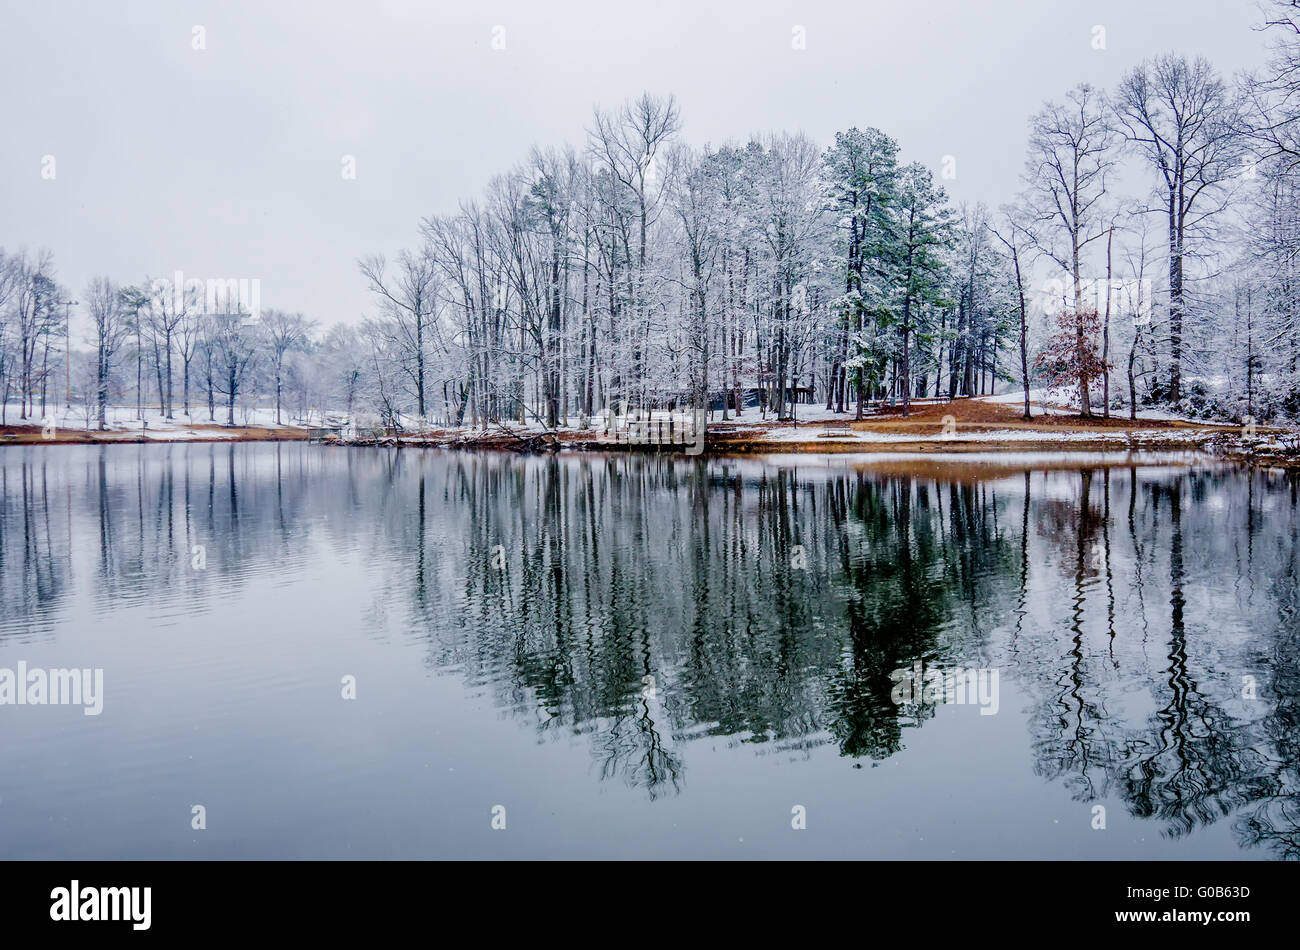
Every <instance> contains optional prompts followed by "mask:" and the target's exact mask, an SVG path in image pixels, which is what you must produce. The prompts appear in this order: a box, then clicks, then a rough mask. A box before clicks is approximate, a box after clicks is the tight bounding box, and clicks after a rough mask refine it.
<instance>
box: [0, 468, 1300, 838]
mask: <svg viewBox="0 0 1300 950" xmlns="http://www.w3.org/2000/svg"><path fill="white" fill-rule="evenodd" d="M1298 488H1300V482H1298V481H1297V479H1296V477H1295V476H1294V475H1285V474H1282V473H1268V472H1255V473H1250V472H1247V471H1244V470H1241V469H1236V468H1228V467H1218V466H1214V465H1210V464H1208V463H1204V462H1197V463H1195V464H1191V465H1184V464H1160V465H1125V464H1117V465H1111V466H1108V467H1106V466H1101V465H1099V464H1092V467H1080V465H1079V463H1078V462H1077V461H1070V460H1063V461H1060V462H1057V463H1054V464H1051V465H1049V464H1047V463H1043V464H1039V463H1034V464H1033V465H1032V466H1030V470H1028V471H1025V470H1023V467H1017V465H1016V464H1014V463H1009V464H1006V465H1003V466H1000V467H988V466H980V465H974V464H968V465H962V466H956V467H946V466H942V465H938V464H936V463H933V462H925V463H906V464H904V463H902V462H898V461H892V462H891V461H889V460H888V459H880V460H876V461H875V462H873V463H872V464H866V462H865V461H864V460H863V459H862V458H861V457H853V456H835V457H814V456H804V457H783V458H773V459H757V458H755V459H730V460H729V459H717V458H713V459H708V458H701V459H688V458H685V457H682V456H654V455H634V456H628V455H586V456H582V455H572V456H570V455H561V456H558V457H555V456H549V457H543V456H517V455H511V454H504V453H503V454H496V453H473V452H453V451H441V450H414V449H400V450H388V449H373V448H369V449H368V448H351V449H349V448H336V447H323V446H308V445H305V444H301V443H281V444H274V443H245V444H198V443H193V444H173V445H119V446H30V447H9V448H5V449H3V450H0V669H7V670H10V671H17V670H19V669H20V667H19V664H20V663H21V664H23V667H22V668H23V669H26V670H33V669H38V670H60V669H85V670H101V671H102V695H101V696H99V702H100V703H101V704H102V708H101V709H100V710H99V711H98V714H97V715H87V714H86V713H87V712H88V711H92V710H90V709H89V707H88V706H86V705H80V706H79V705H75V704H63V705H57V704H53V703H51V702H45V703H41V702H34V703H33V702H26V703H23V704H19V703H17V702H16V700H15V701H12V702H9V703H6V704H4V705H0V750H2V751H3V757H4V766H5V767H4V768H3V770H0V857H4V858H11V859H12V858H55V859H94V858H495V857H530V858H536V857H557V858H607V857H615V858H669V857H686V858H772V857H790V858H803V857H809V858H811V857H824V858H961V859H966V858H1152V859H1156V858H1168V859H1189V858H1192V859H1200V858H1225V857H1226V858H1252V859H1278V858H1283V857H1292V858H1295V857H1300V721H1298V720H1300V673H1298V671H1297V656H1298V655H1300V651H1298V649H1297V647H1298V646H1300V619H1298V617H1297V600H1298V590H1300V588H1298V578H1297V553H1298V549H1297V538H1298V536H1300V532H1298V530H1297V527H1298V523H1297V514H1298V511H1300V508H1298V507H1297V489H1298ZM14 675H15V676H16V672H15V674H14ZM14 682H15V683H17V682H19V680H17V679H15V680H14ZM11 698H12V697H11ZM196 826H197V827H196Z"/></svg>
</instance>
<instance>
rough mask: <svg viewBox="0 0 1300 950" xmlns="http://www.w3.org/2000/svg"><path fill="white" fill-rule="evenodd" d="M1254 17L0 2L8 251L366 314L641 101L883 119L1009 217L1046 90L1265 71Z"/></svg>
mask: <svg viewBox="0 0 1300 950" xmlns="http://www.w3.org/2000/svg"><path fill="white" fill-rule="evenodd" d="M1260 19H1261V16H1260V13H1259V9H1258V7H1257V6H1256V4H1255V3H1254V0H1088V2H1068V3H1067V2H1057V0H1050V2H1049V0H980V2H976V0H888V2H884V0H856V2H849V0H844V2H839V0H837V2H802V3H770V2H755V0H746V2H717V0H690V2H681V3H678V2H675V0H655V2H651V3H642V4H630V3H626V2H615V0H604V2H581V3H580V2H562V0H554V2H540V0H528V2H519V3H502V2H487V3H482V2H469V0H461V2H446V0H437V2H422V3H416V2H409V3H408V2H356V0H347V2H342V0H327V2H322V0H316V2H310V3H308V2H303V3H289V2H277V0H260V2H245V0H238V2H232V0H221V2H176V0H172V2H137V0H131V2H126V0H122V2H112V3H109V2H104V3H99V2H91V0H82V2H62V0H40V2H36V0H26V2H18V0H0V130H2V131H0V246H2V247H4V248H5V249H6V250H9V251H13V250H16V249H18V248H19V247H23V246H26V247H28V248H29V249H33V250H34V249H36V248H39V247H47V248H49V249H51V250H52V251H53V252H54V254H55V263H56V267H57V276H58V278H59V279H60V280H61V281H62V282H63V283H64V284H66V285H67V286H68V287H69V288H70V289H71V291H72V293H73V295H74V296H76V297H78V298H80V297H81V296H83V295H84V287H85V285H86V281H87V279H88V278H90V277H91V276H92V275H94V274H100V273H103V274H108V275H110V276H112V277H113V278H114V279H116V280H118V281H122V282H133V281H139V280H142V279H143V278H144V276H145V275H146V274H148V275H149V276H151V277H170V276H171V274H172V273H173V272H174V271H176V270H182V271H184V273H185V275H186V277H187V278H189V277H197V278H200V279H207V278H227V277H240V278H248V279H252V278H257V279H259V280H260V281H261V304H262V306H263V307H280V308H285V309H291V310H301V311H303V312H304V313H306V314H307V315H308V316H310V317H312V318H314V319H317V320H319V321H321V322H322V323H325V324H328V323H332V322H334V321H338V320H347V321H353V320H356V319H358V318H359V317H360V316H361V315H363V314H364V313H366V311H367V308H368V306H369V301H368V299H367V295H366V292H365V288H364V284H363V281H362V279H361V277H360V275H359V274H358V272H357V266H356V261H357V259H358V257H360V256H362V255H365V254H370V253H374V252H383V253H387V254H391V253H393V252H394V251H396V250H397V249H398V248H400V247H402V246H404V245H408V244H412V243H414V242H415V241H416V239H417V227H418V222H419V219H420V218H421V217H423V216H426V215H429V214H435V213H442V212H448V211H452V210H454V209H455V206H456V202H457V201H458V200H459V199H461V198H464V197H471V196H477V195H479V194H480V192H481V191H482V189H483V186H484V185H485V184H486V182H487V180H488V178H490V177H491V176H492V175H493V174H495V173H497V172H500V171H503V170H505V169H506V168H508V167H509V166H510V165H512V164H513V163H515V162H516V161H518V160H520V159H522V158H524V157H525V156H526V154H527V150H528V148H529V146H530V145H532V144H534V143H538V144H548V145H549V144H561V143H563V142H566V141H567V142H572V143H574V144H581V143H582V142H583V141H584V137H585V133H584V129H585V128H586V127H587V125H588V124H589V117H590V115H591V109H592V105H593V104H595V103H601V104H605V105H613V104H617V103H619V102H620V101H622V100H623V99H625V98H627V97H629V96H633V95H636V94H638V93H640V92H641V91H642V90H650V91H651V92H654V93H658V94H664V93H670V92H671V93H673V94H675V95H676V96H677V98H678V101H679V104H680V106H681V111H682V118H683V131H684V134H685V136H686V138H687V139H688V140H689V141H691V142H692V143H695V144H702V143H705V142H708V143H711V144H714V145H716V144H719V143H722V142H725V141H729V140H743V139H745V138H746V137H748V136H750V135H752V134H755V133H760V132H764V131H772V130H789V131H803V132H806V133H807V134H808V135H810V136H812V137H813V138H814V139H815V140H816V141H818V142H819V143H821V144H823V145H825V144H827V143H828V142H830V141H831V139H832V138H833V136H834V133H835V132H836V130H839V129H844V128H848V127H850V126H855V125H856V126H859V127H864V126H869V125H870V126H876V127H878V128H880V129H882V130H884V131H885V132H887V133H889V134H890V135H892V136H894V137H895V138H896V139H898V141H899V142H900V144H901V146H902V150H903V158H904V159H906V160H918V161H921V162H924V163H926V164H928V165H929V166H930V167H932V168H934V169H935V170H936V172H938V171H939V169H940V164H941V161H942V159H943V157H944V156H945V155H952V156H954V157H955V159H956V171H957V177H956V179H955V180H952V181H944V182H942V184H943V185H944V186H945V187H946V188H947V189H948V191H949V194H950V195H952V196H953V198H954V199H957V200H972V201H974V200H983V201H985V202H987V203H989V204H990V205H997V204H998V203H1000V202H1002V201H1005V200H1007V199H1008V198H1010V197H1011V196H1012V195H1013V194H1014V192H1015V191H1016V190H1017V187H1018V185H1017V176H1018V174H1019V173H1020V170H1021V167H1022V163H1023V160H1024V145H1025V128H1026V120H1027V118H1028V117H1029V115H1030V114H1031V113H1032V112H1034V111H1035V110H1036V109H1037V108H1038V107H1039V106H1040V104H1041V102H1042V101H1043V100H1044V99H1046V98H1059V97H1061V96H1062V94H1063V93H1064V92H1065V91H1066V90H1068V89H1069V87H1070V86H1072V85H1074V84H1075V83H1077V82H1079V81H1088V82H1091V83H1093V84H1095V85H1099V86H1104V87H1107V88H1110V87H1112V86H1113V85H1114V83H1115V81H1116V80H1117V79H1118V78H1119V77H1120V76H1121V75H1122V74H1123V73H1124V72H1125V71H1127V70H1128V69H1130V68H1131V67H1133V66H1134V65H1136V64H1137V63H1139V62H1140V61H1141V60H1142V59H1143V58H1145V57H1148V56H1151V55H1154V54H1156V53H1159V52H1164V51H1169V50H1175V51H1178V52H1183V53H1187V54H1199V55H1204V56H1206V57H1207V58H1209V59H1210V60H1211V61H1212V62H1213V63H1215V65H1217V66H1218V67H1219V68H1220V69H1221V70H1222V71H1224V72H1225V73H1226V74H1232V73H1235V72H1236V71H1238V70H1240V69H1243V68H1253V67H1255V66H1257V65H1259V64H1260V63H1261V62H1262V60H1263V50H1264V44H1265V38H1264V36H1263V35H1262V34H1260V33H1259V32H1256V31H1254V30H1252V26H1254V25H1257V24H1258V22H1259V21H1260ZM796 25H798V26H802V27H803V29H804V35H805V36H806V49H803V50H796V49H793V48H792V42H791V39H792V33H793V28H794V27H795V26H796ZM498 26H500V27H503V28H504V39H505V49H504V50H494V49H493V48H492V38H493V30H494V27H498ZM1097 26H1101V27H1104V28H1105V46H1106V48H1105V49H1104V50H1097V49H1094V48H1093V45H1094V35H1095V34H1094V27H1097ZM195 27H202V31H201V36H202V40H203V45H204V46H205V48H203V49H195V48H194V46H195V43H196V41H195V37H196V31H195ZM348 155H350V156H355V162H356V178H355V180H347V179H345V178H344V177H343V175H342V174H341V170H342V160H343V157H344V156H348ZM46 156H53V157H54V165H53V168H54V173H55V177H54V178H52V179H47V178H43V177H42V169H43V168H48V167H49V163H48V162H45V157H46ZM43 162H44V164H43ZM75 326H76V324H75V323H74V328H75ZM74 332H76V331H75V329H74Z"/></svg>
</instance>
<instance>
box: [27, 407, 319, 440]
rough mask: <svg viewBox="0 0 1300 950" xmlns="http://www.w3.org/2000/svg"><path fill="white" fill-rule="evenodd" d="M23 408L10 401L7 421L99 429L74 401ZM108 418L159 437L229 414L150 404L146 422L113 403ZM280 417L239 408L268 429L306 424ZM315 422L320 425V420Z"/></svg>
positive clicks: (245, 420) (113, 426)
mask: <svg viewBox="0 0 1300 950" xmlns="http://www.w3.org/2000/svg"><path fill="white" fill-rule="evenodd" d="M19 412H20V408H19V406H18V405H17V404H16V403H10V404H9V405H7V406H6V407H5V416H4V418H5V424H6V425H11V426H12V425H30V426H46V425H49V424H51V423H52V424H53V425H54V426H55V428H57V429H66V430H76V431H80V432H86V431H91V432H93V431H96V430H97V429H98V428H99V425H98V419H97V418H96V416H95V415H94V414H93V412H92V415H91V418H90V423H89V425H87V422H86V409H85V407H83V406H77V405H74V406H73V407H72V408H71V409H68V408H65V407H64V406H62V405H59V406H54V405H49V406H46V407H45V413H44V414H42V413H41V407H40V406H39V405H38V406H37V407H36V408H35V410H34V411H33V412H32V414H31V415H30V416H29V417H28V418H27V419H20V418H19ZM104 415H105V422H106V424H107V426H108V428H109V430H110V431H114V432H132V433H143V434H144V435H145V437H146V438H157V439H163V438H166V439H176V438H186V437H190V436H189V433H190V430H191V429H192V428H193V427H194V426H223V425H225V423H226V419H227V417H228V414H227V412H226V409H225V407H224V406H219V407H217V411H216V419H215V420H212V419H209V418H208V410H207V406H203V407H201V408H200V407H197V406H195V407H191V412H190V413H189V414H186V413H185V411H184V410H183V409H181V408H179V407H178V408H177V409H176V410H175V411H174V412H173V418H171V419H167V418H165V417H163V416H162V415H161V414H160V413H159V410H158V407H157V406H146V407H145V410H144V422H143V424H142V422H141V420H140V419H138V418H137V417H136V408H135V406H109V407H108V408H107V410H106V411H105V414H104ZM280 418H281V419H282V420H283V421H282V424H281V425H278V426H277V425H276V422H275V409H274V408H249V409H240V408H236V409H235V425H236V426H257V427H259V428H266V429H277V428H282V429H299V428H303V426H302V425H299V424H298V423H294V422H290V421H289V413H288V412H286V411H284V410H283V409H281V411H280ZM313 424H314V425H320V424H321V423H319V422H316V423H313ZM201 435H202V437H203V438H214V437H218V438H219V437H229V438H235V437H237V435H238V433H236V432H231V433H230V434H229V435H228V436H224V435H223V433H221V432H213V431H212V430H211V429H205V430H204V431H203V432H202V433H201Z"/></svg>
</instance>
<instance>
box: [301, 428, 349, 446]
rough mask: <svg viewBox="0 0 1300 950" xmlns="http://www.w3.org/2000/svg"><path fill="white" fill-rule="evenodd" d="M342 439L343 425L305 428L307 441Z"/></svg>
mask: <svg viewBox="0 0 1300 950" xmlns="http://www.w3.org/2000/svg"><path fill="white" fill-rule="evenodd" d="M342 439H343V426H312V427H310V428H309V429H308V430H307V441H308V442H319V443H324V442H340V441H342Z"/></svg>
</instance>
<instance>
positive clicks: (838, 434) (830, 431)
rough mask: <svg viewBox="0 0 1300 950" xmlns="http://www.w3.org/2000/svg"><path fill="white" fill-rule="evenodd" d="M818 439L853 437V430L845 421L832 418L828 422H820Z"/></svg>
mask: <svg viewBox="0 0 1300 950" xmlns="http://www.w3.org/2000/svg"><path fill="white" fill-rule="evenodd" d="M817 438H819V439H855V438H857V436H855V435H854V434H853V430H852V429H851V428H850V427H849V424H848V423H847V422H840V421H838V420H835V419H832V420H831V421H830V422H825V423H822V431H821V432H819V433H817Z"/></svg>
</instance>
